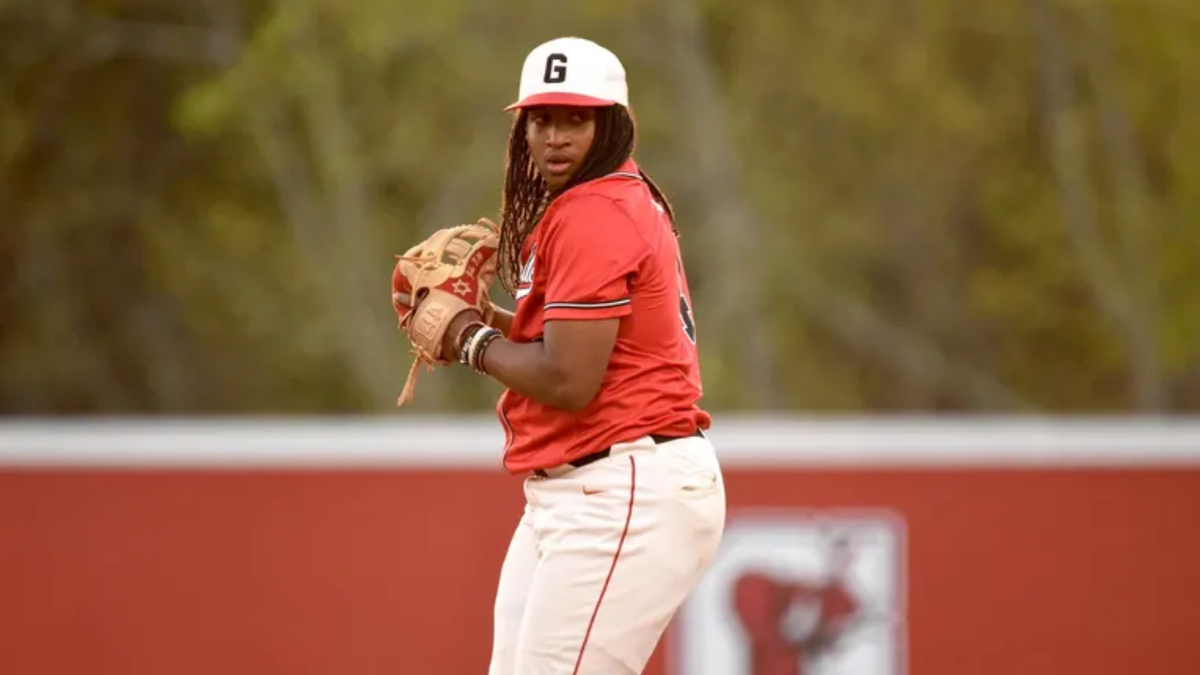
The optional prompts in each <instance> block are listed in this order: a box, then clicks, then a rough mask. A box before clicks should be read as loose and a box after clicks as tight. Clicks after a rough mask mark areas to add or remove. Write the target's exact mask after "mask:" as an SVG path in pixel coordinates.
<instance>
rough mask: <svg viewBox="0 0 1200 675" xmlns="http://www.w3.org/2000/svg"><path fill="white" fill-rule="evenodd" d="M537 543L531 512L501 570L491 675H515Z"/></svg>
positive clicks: (497, 589) (493, 633) (493, 626)
mask: <svg viewBox="0 0 1200 675" xmlns="http://www.w3.org/2000/svg"><path fill="white" fill-rule="evenodd" d="M537 558H538V555H537V539H536V536H535V534H534V530H533V518H532V514H531V513H530V511H529V509H528V508H526V510H525V513H524V514H523V515H522V516H521V520H520V522H519V523H517V529H516V531H514V532H513V537H512V540H511V541H510V542H509V544H508V552H507V553H506V554H505V556H504V564H503V565H502V566H501V568H500V580H499V583H498V584H497V586H496V599H495V604H494V607H493V616H492V656H491V663H490V665H489V666H488V675H514V674H515V673H517V672H518V671H517V670H516V653H517V644H518V641H519V639H520V632H521V622H522V621H523V619H524V615H525V599H526V598H527V597H528V596H529V589H530V586H531V585H532V583H533V574H534V570H535V569H536V567H537V562H538V560H537Z"/></svg>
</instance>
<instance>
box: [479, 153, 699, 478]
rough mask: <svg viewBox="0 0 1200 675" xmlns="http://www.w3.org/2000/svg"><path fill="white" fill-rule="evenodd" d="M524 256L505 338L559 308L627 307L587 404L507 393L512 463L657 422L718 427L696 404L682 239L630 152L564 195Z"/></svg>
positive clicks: (526, 467) (532, 327)
mask: <svg viewBox="0 0 1200 675" xmlns="http://www.w3.org/2000/svg"><path fill="white" fill-rule="evenodd" d="M521 259H522V267H521V272H520V279H519V282H520V283H519V285H518V287H517V293H516V296H517V297H516V300H517V307H516V311H515V313H514V317H513V323H512V328H511V330H510V331H509V335H508V339H510V340H513V341H515V342H533V341H536V340H540V339H541V338H542V333H543V328H544V326H545V323H546V322H547V321H555V320H589V319H591V320H596V319H607V318H614V317H618V318H620V319H621V325H620V328H619V330H618V333H617V341H616V345H615V346H614V348H613V353H612V356H611V358H610V360H609V364H608V369H607V371H606V372H605V374H604V379H603V381H602V384H601V386H600V392H599V394H597V396H596V398H595V399H593V400H592V402H591V403H589V404H588V405H587V407H585V408H584V409H582V410H579V411H568V410H561V409H558V408H554V407H551V406H548V405H545V404H543V403H540V402H538V401H535V400H532V399H529V398H527V397H524V396H522V395H520V394H518V393H516V392H514V391H512V390H507V391H505V392H504V394H503V395H501V397H500V400H499V402H498V403H497V406H496V410H497V414H498V415H499V417H500V421H501V423H502V424H503V425H504V431H505V435H506V442H505V448H504V466H505V468H506V469H507V470H508V471H509V472H511V473H521V472H526V471H530V470H533V469H538V468H548V467H553V466H559V465H561V464H564V463H566V462H569V461H571V460H574V459H577V458H579V457H582V456H584V455H589V454H591V453H594V452H597V451H599V450H603V449H604V448H606V447H609V446H610V445H612V444H614V443H619V442H624V441H632V440H634V439H637V438H640V437H642V436H646V435H648V434H668V435H679V436H684V435H687V434H690V433H693V432H695V430H696V429H697V428H700V429H707V428H709V425H710V424H711V418H710V417H709V415H708V413H706V412H705V411H703V410H701V409H700V408H699V406H698V404H697V402H698V401H699V399H700V397H701V394H702V388H701V382H700V365H699V361H698V358H697V354H696V327H695V320H694V317H693V316H692V310H691V295H690V293H689V291H688V285H687V277H686V275H685V274H684V268H683V263H682V259H681V257H680V252H679V244H678V241H677V239H676V237H675V234H674V232H673V231H672V228H671V222H670V218H668V217H667V215H666V212H665V211H664V210H663V209H662V207H661V206H660V205H659V204H658V202H657V201H655V200H654V198H653V196H652V195H651V193H650V189H649V187H648V186H647V185H646V183H645V182H644V181H642V180H641V178H640V177H639V176H638V169H637V165H636V164H634V162H633V161H632V160H630V161H629V162H626V163H625V164H624V165H623V166H622V167H621V168H620V169H619V170H618V173H614V174H611V175H609V176H605V177H603V178H598V179H596V180H592V181H588V182H586V183H583V184H581V185H577V186H575V187H573V188H571V189H570V190H568V191H566V192H565V193H563V194H562V195H560V196H559V197H558V198H556V199H555V200H554V202H553V203H552V204H551V205H550V207H549V208H548V209H547V211H546V213H545V215H544V216H543V218H542V220H541V221H540V222H539V223H538V224H537V226H536V227H535V228H534V229H533V232H531V233H530V235H529V237H528V238H527V239H526V241H525V244H524V247H523V249H522V257H521Z"/></svg>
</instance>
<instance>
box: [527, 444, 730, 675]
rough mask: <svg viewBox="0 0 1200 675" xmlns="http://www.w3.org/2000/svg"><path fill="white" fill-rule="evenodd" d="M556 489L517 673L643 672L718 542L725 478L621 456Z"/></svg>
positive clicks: (543, 517) (540, 521)
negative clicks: (681, 472) (691, 474)
mask: <svg viewBox="0 0 1200 675" xmlns="http://www.w3.org/2000/svg"><path fill="white" fill-rule="evenodd" d="M639 462H642V463H643V464H642V470H641V471H640V472H639V471H638V464H639ZM555 491H556V493H555V494H551V495H548V498H547V499H546V500H545V502H546V503H547V504H548V506H546V507H545V508H543V509H542V513H540V514H539V515H538V518H537V521H536V523H537V530H538V536H539V542H540V545H541V546H542V552H543V557H542V559H541V562H540V564H539V566H538V568H537V572H536V574H535V575H534V579H533V586H532V587H531V588H530V593H529V597H528V600H527V603H528V604H527V606H526V613H525V623H524V626H523V629H522V632H521V644H520V647H519V650H518V657H517V659H518V660H517V663H518V666H517V667H518V669H519V672H520V673H522V675H551V674H558V673H573V674H574V675H624V674H627V673H628V674H633V675H636V674H638V673H641V671H642V668H643V667H644V666H645V664H646V662H647V661H648V660H649V658H650V656H651V654H652V653H653V651H654V648H655V646H656V645H657V644H658V641H659V639H660V638H661V636H662V633H663V631H664V630H665V629H666V626H667V624H668V623H669V622H670V620H671V617H672V616H674V614H675V613H676V611H677V610H678V608H679V606H680V605H681V604H682V603H683V601H684V599H685V598H686V597H687V595H688V594H689V593H690V592H691V590H692V589H693V588H694V587H695V585H696V584H697V583H698V581H699V578H700V575H701V574H703V572H704V570H705V569H706V567H707V565H708V562H709V561H710V560H711V559H712V555H713V553H714V552H715V549H716V546H717V544H718V543H719V540H720V530H721V522H722V521H723V518H724V492H723V484H722V483H721V482H720V481H719V480H717V481H714V480H711V479H705V477H703V476H696V477H695V480H693V479H692V478H691V477H689V478H687V479H686V480H682V481H681V480H680V477H679V472H678V471H677V470H675V469H673V468H671V467H669V466H666V465H664V464H663V463H662V461H661V460H660V459H659V458H653V457H644V456H636V457H635V456H625V457H621V458H618V459H616V460H615V461H614V462H612V463H610V465H609V466H607V467H597V469H596V470H594V471H591V472H588V473H586V474H585V475H581V476H579V477H576V478H573V479H572V480H571V481H569V482H568V481H564V482H562V483H560V484H559V485H558V486H556V487H555Z"/></svg>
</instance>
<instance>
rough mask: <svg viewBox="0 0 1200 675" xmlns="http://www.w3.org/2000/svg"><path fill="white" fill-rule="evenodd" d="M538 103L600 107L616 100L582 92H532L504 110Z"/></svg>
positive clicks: (614, 103) (537, 104) (612, 103)
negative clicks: (586, 94)
mask: <svg viewBox="0 0 1200 675" xmlns="http://www.w3.org/2000/svg"><path fill="white" fill-rule="evenodd" d="M539 105H567V106H576V107H580V108H601V107H604V106H610V105H617V102H616V101H612V100H609V99H604V98H596V97H594V96H584V95H583V94H567V93H564V92H546V93H544V94H534V95H533V96H526V97H525V98H523V99H521V100H520V101H517V102H516V103H513V104H512V105H510V106H508V107H507V108H505V110H517V109H519V108H532V107H534V106H539Z"/></svg>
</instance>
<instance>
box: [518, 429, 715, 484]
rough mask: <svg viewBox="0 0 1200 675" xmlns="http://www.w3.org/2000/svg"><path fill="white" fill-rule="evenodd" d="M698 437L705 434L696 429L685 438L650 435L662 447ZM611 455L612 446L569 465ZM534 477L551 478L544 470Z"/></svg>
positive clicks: (534, 473) (581, 463)
mask: <svg viewBox="0 0 1200 675" xmlns="http://www.w3.org/2000/svg"><path fill="white" fill-rule="evenodd" d="M696 436H700V437H703V436H704V432H703V431H701V430H699V429H696V430H695V431H693V432H692V433H690V434H686V435H683V436H664V435H663V434H650V440H652V441H654V444H655V445H662V444H663V443H670V442H671V441H678V440H681V439H684V438H693V437H696ZM611 454H612V446H609V447H607V448H605V449H603V450H601V451H599V452H593V453H592V454H590V455H584V456H583V457H580V458H578V459H575V460H572V461H570V462H567V465H568V466H573V467H575V468H577V469H578V468H579V467H581V466H587V465H588V464H591V463H592V462H596V461H599V460H602V459H604V458H605V457H608V456H609V455H611ZM533 475H535V476H538V477H540V478H548V477H549V474H547V473H546V472H545V470H543V469H534V470H533Z"/></svg>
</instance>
